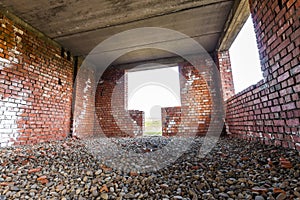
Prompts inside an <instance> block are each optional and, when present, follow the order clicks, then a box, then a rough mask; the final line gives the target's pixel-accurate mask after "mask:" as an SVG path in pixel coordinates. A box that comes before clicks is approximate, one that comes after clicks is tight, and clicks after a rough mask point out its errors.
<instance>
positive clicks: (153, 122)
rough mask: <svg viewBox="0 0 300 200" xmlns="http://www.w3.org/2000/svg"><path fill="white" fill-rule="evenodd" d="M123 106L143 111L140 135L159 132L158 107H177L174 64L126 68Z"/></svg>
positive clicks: (160, 126) (178, 100)
mask: <svg viewBox="0 0 300 200" xmlns="http://www.w3.org/2000/svg"><path fill="white" fill-rule="evenodd" d="M126 73H127V74H126V75H127V109H128V110H140V111H144V113H145V115H144V120H145V122H144V127H143V135H144V136H161V135H162V108H164V107H175V106H181V100H180V81H179V71H178V66H161V65H158V66H155V67H154V69H153V67H152V68H151V67H148V69H145V68H144V69H143V68H139V69H138V70H128V71H127V72H126Z"/></svg>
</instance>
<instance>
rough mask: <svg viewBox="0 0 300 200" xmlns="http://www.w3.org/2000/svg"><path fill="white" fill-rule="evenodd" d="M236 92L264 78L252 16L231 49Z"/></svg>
mask: <svg viewBox="0 0 300 200" xmlns="http://www.w3.org/2000/svg"><path fill="white" fill-rule="evenodd" d="M229 52H230V58H231V66H232V74H233V82H234V88H235V92H236V93H238V92H240V91H242V90H244V89H246V88H248V87H249V86H251V85H253V84H256V83H257V82H258V81H260V80H261V79H263V77H262V72H261V66H260V61H259V54H258V48H257V44H256V37H255V32H254V28H253V23H252V19H251V16H250V17H249V18H248V20H247V22H246V23H245V25H244V27H243V28H242V30H241V31H240V33H239V35H238V36H237V38H236V39H235V41H234V42H233V44H232V46H231V48H230V49H229Z"/></svg>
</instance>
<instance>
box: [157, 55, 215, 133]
mask: <svg viewBox="0 0 300 200" xmlns="http://www.w3.org/2000/svg"><path fill="white" fill-rule="evenodd" d="M203 61H204V60H201V59H199V65H206V63H205V62H203ZM179 73H180V74H181V76H180V99H181V106H180V107H169V108H162V135H163V136H174V135H177V136H191V135H198V136H205V135H206V133H207V130H208V127H209V124H210V117H211V116H210V115H211V104H212V100H211V96H210V91H209V88H208V86H207V83H206V80H205V78H204V74H201V72H200V71H198V70H197V69H196V68H195V67H194V66H192V65H191V64H189V63H181V64H179Z"/></svg>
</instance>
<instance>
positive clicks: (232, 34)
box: [216, 0, 250, 51]
mask: <svg viewBox="0 0 300 200" xmlns="http://www.w3.org/2000/svg"><path fill="white" fill-rule="evenodd" d="M249 15H250V8H249V2H248V0H235V2H234V6H233V8H232V10H231V12H230V13H229V16H228V18H227V22H226V23H225V26H224V28H223V33H222V35H221V37H220V39H219V42H218V45H217V48H216V49H217V50H218V51H225V50H228V49H229V48H230V47H231V45H232V43H233V42H234V40H235V38H236V37H237V35H238V34H239V32H240V30H241V29H242V27H243V26H244V24H245V22H246V20H247V19H248V17H249Z"/></svg>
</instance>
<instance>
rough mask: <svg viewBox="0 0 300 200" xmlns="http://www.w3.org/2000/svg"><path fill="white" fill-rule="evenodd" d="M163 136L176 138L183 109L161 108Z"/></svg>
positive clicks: (178, 107)
mask: <svg viewBox="0 0 300 200" xmlns="http://www.w3.org/2000/svg"><path fill="white" fill-rule="evenodd" d="M161 118H162V135H163V136H175V135H177V133H178V132H179V128H180V124H181V107H180V106H177V107H167V108H161Z"/></svg>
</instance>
